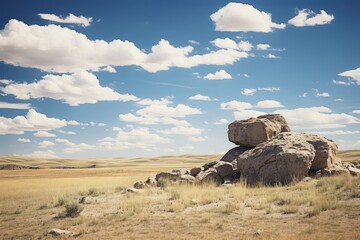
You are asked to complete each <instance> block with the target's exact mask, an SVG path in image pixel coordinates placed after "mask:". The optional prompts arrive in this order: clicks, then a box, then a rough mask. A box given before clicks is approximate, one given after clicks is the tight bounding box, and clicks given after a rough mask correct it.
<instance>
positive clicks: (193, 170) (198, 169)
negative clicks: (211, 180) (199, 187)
mask: <svg viewBox="0 0 360 240" xmlns="http://www.w3.org/2000/svg"><path fill="white" fill-rule="evenodd" d="M202 170H204V168H202V167H195V168H192V169H191V170H190V175H191V176H193V177H196V175H198V174H199V172H201V171H202Z"/></svg>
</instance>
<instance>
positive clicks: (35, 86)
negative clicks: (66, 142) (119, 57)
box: [0, 72, 138, 106]
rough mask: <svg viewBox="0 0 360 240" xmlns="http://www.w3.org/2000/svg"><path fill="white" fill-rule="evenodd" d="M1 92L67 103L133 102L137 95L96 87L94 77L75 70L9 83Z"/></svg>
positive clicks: (74, 104) (20, 96) (18, 96)
mask: <svg viewBox="0 0 360 240" xmlns="http://www.w3.org/2000/svg"><path fill="white" fill-rule="evenodd" d="M0 90H1V91H2V92H4V93H5V94H13V95H15V97H16V98H18V99H22V100H27V99H30V98H43V97H47V98H52V99H56V100H63V101H65V103H67V104H69V105H71V106H78V105H80V104H85V103H97V102H98V101H136V100H138V98H137V97H135V96H133V95H130V94H120V93H118V92H115V91H114V90H112V89H111V88H109V87H102V86H100V83H99V80H98V79H97V77H96V76H95V75H94V74H92V73H89V72H77V73H73V74H63V75H52V74H47V75H45V76H44V77H43V78H42V79H41V80H40V81H37V82H33V83H13V84H9V85H7V86H5V87H3V88H0Z"/></svg>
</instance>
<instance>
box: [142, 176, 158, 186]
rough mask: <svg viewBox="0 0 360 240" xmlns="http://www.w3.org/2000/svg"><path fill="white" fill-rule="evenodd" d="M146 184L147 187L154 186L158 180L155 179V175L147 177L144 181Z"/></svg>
mask: <svg viewBox="0 0 360 240" xmlns="http://www.w3.org/2000/svg"><path fill="white" fill-rule="evenodd" d="M145 184H146V186H148V187H156V186H158V182H157V181H156V179H155V177H148V178H147V179H146V181H145Z"/></svg>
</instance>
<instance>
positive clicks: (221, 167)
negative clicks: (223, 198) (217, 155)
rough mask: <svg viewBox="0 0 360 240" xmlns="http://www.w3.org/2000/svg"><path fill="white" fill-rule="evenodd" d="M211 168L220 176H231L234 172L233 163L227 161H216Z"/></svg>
mask: <svg viewBox="0 0 360 240" xmlns="http://www.w3.org/2000/svg"><path fill="white" fill-rule="evenodd" d="M213 168H215V169H216V172H217V174H218V175H219V176H220V177H221V178H231V177H233V175H234V173H235V170H234V169H233V165H232V164H231V163H229V162H218V163H217V164H216V165H215V166H213Z"/></svg>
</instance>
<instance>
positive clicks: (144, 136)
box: [99, 127, 170, 150]
mask: <svg viewBox="0 0 360 240" xmlns="http://www.w3.org/2000/svg"><path fill="white" fill-rule="evenodd" d="M114 131H116V132H117V136H116V137H115V138H111V137H106V138H103V139H101V140H100V141H99V146H101V147H103V148H105V149H115V150H122V149H129V148H134V149H144V150H152V149H153V148H155V147H156V145H158V144H165V143H169V142H170V139H169V138H164V137H161V136H160V135H157V134H155V133H152V132H150V130H149V129H148V128H144V127H138V128H132V129H130V130H126V129H123V128H116V129H114Z"/></svg>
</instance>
